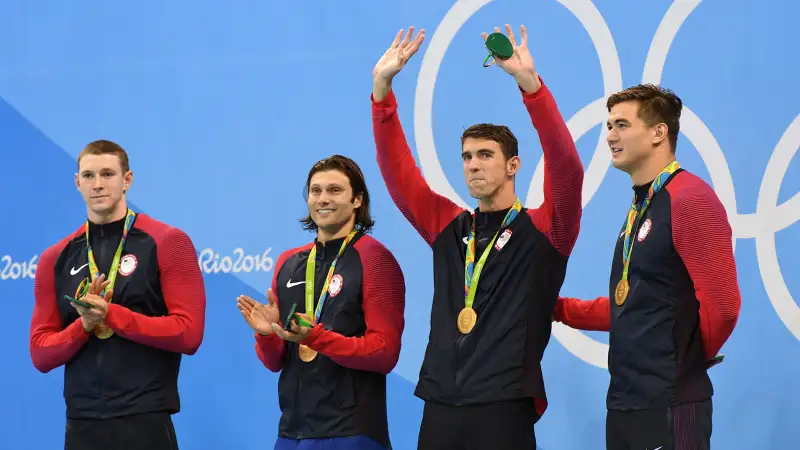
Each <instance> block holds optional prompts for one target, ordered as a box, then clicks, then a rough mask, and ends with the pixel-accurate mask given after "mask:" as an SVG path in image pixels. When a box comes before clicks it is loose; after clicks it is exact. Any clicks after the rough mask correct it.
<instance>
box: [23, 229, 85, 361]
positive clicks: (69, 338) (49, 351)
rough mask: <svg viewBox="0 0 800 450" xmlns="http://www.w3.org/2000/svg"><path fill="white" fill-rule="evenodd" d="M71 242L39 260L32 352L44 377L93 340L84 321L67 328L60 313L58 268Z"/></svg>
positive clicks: (35, 279)
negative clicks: (60, 254)
mask: <svg viewBox="0 0 800 450" xmlns="http://www.w3.org/2000/svg"><path fill="white" fill-rule="evenodd" d="M67 242H69V239H66V240H64V241H62V242H60V243H59V244H57V245H55V246H53V247H50V248H48V249H47V250H45V252H44V253H43V254H42V257H41V258H40V259H39V264H37V266H36V276H35V278H34V288H33V294H34V299H35V300H34V301H35V303H34V306H33V317H32V318H31V335H30V352H31V360H32V361H33V366H34V367H36V369H37V370H39V371H40V372H43V373H47V372H49V371H51V370H53V369H55V368H56V367H59V366H61V365H62V364H65V363H66V362H67V361H69V360H70V359H72V357H73V356H75V354H76V353H78V350H80V349H81V347H83V344H85V343H86V341H87V340H89V333H87V332H86V331H84V329H83V324H81V319H80V317H79V318H78V319H76V320H75V321H74V322H72V323H71V324H69V325H68V326H67V327H66V328H64V326H63V324H62V320H61V315H60V314H59V312H58V306H57V299H56V282H55V278H54V273H53V272H54V266H55V263H56V259H57V258H58V255H59V253H60V252H61V251H62V250H63V249H64V247H65V246H66V244H67Z"/></svg>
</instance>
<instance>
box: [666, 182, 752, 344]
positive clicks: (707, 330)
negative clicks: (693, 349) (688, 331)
mask: <svg viewBox="0 0 800 450" xmlns="http://www.w3.org/2000/svg"><path fill="white" fill-rule="evenodd" d="M675 182H679V179H677V178H676V179H675V180H673V182H671V183H670V184H668V185H667V188H670V187H671V185H672V184H673V183H675ZM670 191H672V189H670ZM672 242H673V244H674V245H675V249H676V250H677V252H678V254H679V255H680V257H681V259H682V260H683V263H684V265H686V270H687V271H688V272H689V276H690V277H691V278H692V282H693V283H694V289H695V295H696V296H697V301H698V302H699V303H700V336H701V338H702V340H703V349H704V350H705V353H706V357H707V358H708V359H711V358H713V357H714V356H715V355H716V354H717V352H719V350H720V348H722V345H723V344H724V343H725V341H727V340H728V337H730V335H731V333H732V332H733V329H734V327H735V326H736V323H737V321H738V319H739V309H740V308H741V294H740V292H739V283H738V280H737V278H736V262H735V260H734V257H733V238H732V232H731V226H730V224H729V223H728V217H727V214H726V212H725V209H724V208H723V206H722V203H721V202H720V201H719V199H718V198H717V196H716V194H715V193H714V191H713V190H712V189H711V187H710V186H708V185H697V186H687V187H685V188H684V189H682V190H680V191H679V192H677V193H676V194H675V195H673V196H672Z"/></svg>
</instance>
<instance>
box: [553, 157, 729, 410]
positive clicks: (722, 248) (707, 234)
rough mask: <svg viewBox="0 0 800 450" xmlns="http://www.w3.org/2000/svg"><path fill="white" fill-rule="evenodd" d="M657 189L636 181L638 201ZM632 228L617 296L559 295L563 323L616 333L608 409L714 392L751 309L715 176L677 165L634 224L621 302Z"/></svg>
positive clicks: (618, 267)
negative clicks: (712, 368) (716, 365)
mask: <svg viewBox="0 0 800 450" xmlns="http://www.w3.org/2000/svg"><path fill="white" fill-rule="evenodd" d="M649 188H650V183H648V184H646V185H643V186H637V187H634V193H635V196H636V198H637V200H636V201H637V202H638V201H640V200H643V199H644V198H645V197H646V196H647V191H648V189H649ZM620 215H621V216H624V214H620ZM624 234H625V224H624V223H623V228H622V230H621V232H620V234H619V237H618V239H617V244H616V248H615V250H614V259H613V261H612V263H611V276H610V278H609V285H608V290H609V297H600V298H597V299H595V300H591V301H580V300H577V299H574V298H566V297H564V298H559V302H558V305H557V307H556V313H555V315H554V318H555V320H557V321H560V322H563V323H564V324H566V325H568V326H570V327H573V328H577V329H582V330H595V331H610V334H609V354H608V370H609V373H610V375H611V382H610V385H609V389H608V396H607V407H608V409H611V410H623V411H624V410H642V409H651V408H665V407H669V406H675V405H678V404H681V403H688V402H694V401H702V400H706V399H709V398H711V396H712V395H713V387H712V384H711V380H710V378H709V377H708V373H707V370H708V368H709V362H710V360H711V359H712V358H713V357H714V356H715V355H716V354H717V352H718V351H719V350H720V348H722V345H723V344H724V343H725V341H726V340H727V339H728V337H729V336H730V335H731V333H732V332H733V329H734V327H735V326H736V322H737V320H738V317H739V309H740V306H741V296H740V293H739V285H738V280H737V277H736V263H735V261H734V258H733V246H732V242H733V239H732V234H731V227H730V224H729V223H728V218H727V214H726V213H725V209H724V208H723V206H722V203H721V202H720V201H719V199H718V198H717V195H716V194H715V193H714V191H713V190H712V189H711V187H710V186H709V185H708V184H707V183H706V182H705V181H703V180H702V179H700V178H698V177H697V176H696V175H694V174H692V173H690V172H688V171H685V170H683V169H679V170H678V171H676V172H675V173H674V174H673V175H672V176H671V177H670V178H669V179H668V180H667V182H666V184H665V185H664V186H662V188H661V189H660V190H659V191H658V192H657V193H656V194H655V196H654V197H653V199H652V201H651V203H650V206H649V207H648V208H647V210H646V211H645V213H644V216H642V217H641V218H640V219H639V220H638V222H637V223H635V224H634V229H633V231H632V234H633V236H635V237H634V239H635V242H634V243H633V252H632V255H631V259H630V268H629V269H628V281H629V283H630V291H629V293H628V296H627V299H626V300H625V302H624V303H623V304H622V306H617V304H616V302H613V301H609V298H613V297H614V291H615V289H616V286H617V283H618V282H619V280H620V279H621V278H622V269H623V262H622V247H623V243H624V239H625V235H624Z"/></svg>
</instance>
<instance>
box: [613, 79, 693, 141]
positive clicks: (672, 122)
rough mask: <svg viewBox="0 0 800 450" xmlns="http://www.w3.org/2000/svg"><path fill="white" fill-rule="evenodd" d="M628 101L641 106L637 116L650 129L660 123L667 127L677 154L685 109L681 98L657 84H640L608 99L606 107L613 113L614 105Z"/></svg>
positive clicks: (668, 135)
mask: <svg viewBox="0 0 800 450" xmlns="http://www.w3.org/2000/svg"><path fill="white" fill-rule="evenodd" d="M627 101H635V102H637V103H638V104H639V113H638V114H637V115H638V117H639V118H640V119H642V121H643V122H644V123H645V124H646V125H647V126H648V127H653V126H655V125H657V124H659V123H665V124H666V125H667V137H668V138H669V141H670V142H669V143H670V146H671V147H672V152H673V153H675V149H676V148H677V146H678V133H679V132H680V127H681V123H680V120H681V110H682V109H683V102H682V101H681V99H680V97H678V96H677V95H675V93H674V92H672V91H671V90H669V89H666V88H663V87H661V86H657V85H655V84H639V85H636V86H633V87H629V88H627V89H625V90H623V91H620V92H617V93H616V94H613V95H611V96H610V97H608V101H607V102H606V107H607V108H608V111H609V112H611V108H612V107H614V105H617V104H618V103H623V102H627Z"/></svg>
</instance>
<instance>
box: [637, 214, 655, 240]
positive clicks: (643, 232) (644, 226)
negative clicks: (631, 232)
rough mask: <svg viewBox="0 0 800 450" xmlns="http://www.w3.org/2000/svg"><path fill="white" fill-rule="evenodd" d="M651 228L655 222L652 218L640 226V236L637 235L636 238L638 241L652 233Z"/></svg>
mask: <svg viewBox="0 0 800 450" xmlns="http://www.w3.org/2000/svg"><path fill="white" fill-rule="evenodd" d="M650 228H653V222H652V221H651V220H650V219H647V220H645V221H644V223H643V224H642V226H641V227H640V228H639V236H637V238H636V240H637V241H638V242H642V241H643V240H644V238H646V237H647V234H648V233H650Z"/></svg>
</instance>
